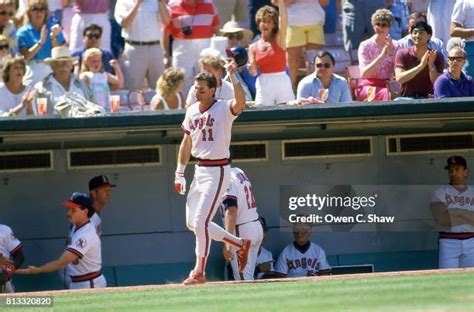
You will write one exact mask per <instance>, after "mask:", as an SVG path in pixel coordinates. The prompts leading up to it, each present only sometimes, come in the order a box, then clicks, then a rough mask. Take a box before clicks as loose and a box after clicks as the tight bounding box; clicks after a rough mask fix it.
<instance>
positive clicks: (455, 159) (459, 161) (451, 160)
mask: <svg viewBox="0 0 474 312" xmlns="http://www.w3.org/2000/svg"><path fill="white" fill-rule="evenodd" d="M446 162H447V165H446V167H444V169H448V168H449V165H462V166H464V168H466V169H467V162H466V159H465V158H464V157H462V156H450V157H448V159H447V161H446Z"/></svg>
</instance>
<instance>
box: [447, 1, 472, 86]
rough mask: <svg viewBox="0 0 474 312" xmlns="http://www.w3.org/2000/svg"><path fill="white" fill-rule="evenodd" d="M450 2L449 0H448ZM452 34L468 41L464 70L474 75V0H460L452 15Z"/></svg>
mask: <svg viewBox="0 0 474 312" xmlns="http://www.w3.org/2000/svg"><path fill="white" fill-rule="evenodd" d="M448 2H449V1H448ZM451 36H453V37H461V38H463V39H464V40H465V41H466V46H465V50H466V53H467V64H466V67H465V68H464V70H465V71H466V73H467V74H468V75H469V76H471V77H473V76H474V0H458V1H456V4H455V5H454V9H453V15H452V16H451Z"/></svg>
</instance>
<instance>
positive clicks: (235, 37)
mask: <svg viewBox="0 0 474 312" xmlns="http://www.w3.org/2000/svg"><path fill="white" fill-rule="evenodd" d="M243 37H244V36H242V34H228V35H227V38H229V39H230V40H237V41H238V40H242V38H243Z"/></svg>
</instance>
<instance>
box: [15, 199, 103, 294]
mask: <svg viewBox="0 0 474 312" xmlns="http://www.w3.org/2000/svg"><path fill="white" fill-rule="evenodd" d="M64 206H66V207H68V212H67V216H68V220H69V222H70V223H71V224H72V225H74V226H75V231H74V233H72V237H71V242H70V243H69V244H68V245H67V247H66V250H65V251H64V252H63V254H62V255H61V256H60V257H59V258H58V259H56V260H53V261H51V262H48V263H46V264H44V265H42V266H40V267H35V266H29V267H28V268H27V269H19V270H17V271H16V273H17V274H40V273H48V272H54V271H57V270H59V269H62V268H64V267H65V266H68V267H67V271H68V272H70V274H71V282H70V284H69V288H70V289H81V288H104V287H106V286H107V282H106V281H105V277H104V276H103V275H102V272H101V268H102V256H101V243H100V238H99V236H98V235H97V233H96V230H95V228H94V226H93V225H92V224H91V223H90V220H89V218H90V217H91V216H92V215H93V214H94V208H93V207H92V201H91V199H90V197H89V196H87V195H86V194H83V193H73V194H72V196H71V198H70V199H69V201H67V202H65V203H64Z"/></svg>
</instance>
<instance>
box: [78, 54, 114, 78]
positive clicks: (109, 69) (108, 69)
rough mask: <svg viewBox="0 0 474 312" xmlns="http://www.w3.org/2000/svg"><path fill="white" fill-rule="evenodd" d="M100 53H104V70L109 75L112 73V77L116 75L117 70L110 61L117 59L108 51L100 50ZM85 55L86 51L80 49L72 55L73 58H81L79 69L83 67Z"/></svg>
mask: <svg viewBox="0 0 474 312" xmlns="http://www.w3.org/2000/svg"><path fill="white" fill-rule="evenodd" d="M100 52H102V64H103V65H104V70H105V71H106V72H108V73H111V74H112V75H115V70H114V69H113V68H112V66H110V64H109V62H110V60H113V59H115V57H114V55H113V54H112V52H109V51H107V50H102V49H100ZM83 55H84V49H78V50H75V51H73V52H72V53H71V56H75V57H78V58H79V64H80V65H79V68H80V67H81V66H82V56H83Z"/></svg>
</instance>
